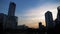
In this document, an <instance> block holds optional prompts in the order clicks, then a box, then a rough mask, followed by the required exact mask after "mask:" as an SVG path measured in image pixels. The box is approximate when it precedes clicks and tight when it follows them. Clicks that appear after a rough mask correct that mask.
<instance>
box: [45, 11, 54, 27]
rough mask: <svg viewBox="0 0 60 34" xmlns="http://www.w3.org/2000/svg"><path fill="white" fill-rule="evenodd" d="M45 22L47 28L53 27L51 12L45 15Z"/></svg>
mask: <svg viewBox="0 0 60 34" xmlns="http://www.w3.org/2000/svg"><path fill="white" fill-rule="evenodd" d="M45 20H46V27H47V28H48V27H51V26H53V17H52V13H51V12H50V11H47V12H46V13H45Z"/></svg>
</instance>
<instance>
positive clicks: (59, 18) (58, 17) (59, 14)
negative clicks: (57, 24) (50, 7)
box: [57, 6, 60, 21]
mask: <svg viewBox="0 0 60 34" xmlns="http://www.w3.org/2000/svg"><path fill="white" fill-rule="evenodd" d="M57 10H58V14H57V20H58V21H60V6H59V7H57Z"/></svg>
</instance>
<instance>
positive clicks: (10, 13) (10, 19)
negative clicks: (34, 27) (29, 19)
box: [6, 2, 18, 29]
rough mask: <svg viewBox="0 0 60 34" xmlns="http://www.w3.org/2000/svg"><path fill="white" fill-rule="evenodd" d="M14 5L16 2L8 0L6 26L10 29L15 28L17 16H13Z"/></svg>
mask: <svg viewBox="0 0 60 34" xmlns="http://www.w3.org/2000/svg"><path fill="white" fill-rule="evenodd" d="M15 7H16V4H15V3H14V2H10V5H9V11H8V17H7V22H6V28H12V29H16V28H17V22H18V18H17V17H16V16H15Z"/></svg>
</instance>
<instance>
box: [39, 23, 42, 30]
mask: <svg viewBox="0 0 60 34" xmlns="http://www.w3.org/2000/svg"><path fill="white" fill-rule="evenodd" d="M39 29H40V30H42V22H39Z"/></svg>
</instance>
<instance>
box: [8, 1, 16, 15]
mask: <svg viewBox="0 0 60 34" xmlns="http://www.w3.org/2000/svg"><path fill="white" fill-rule="evenodd" d="M15 8H16V4H15V3H14V2H10V5H9V10H8V16H15Z"/></svg>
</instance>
